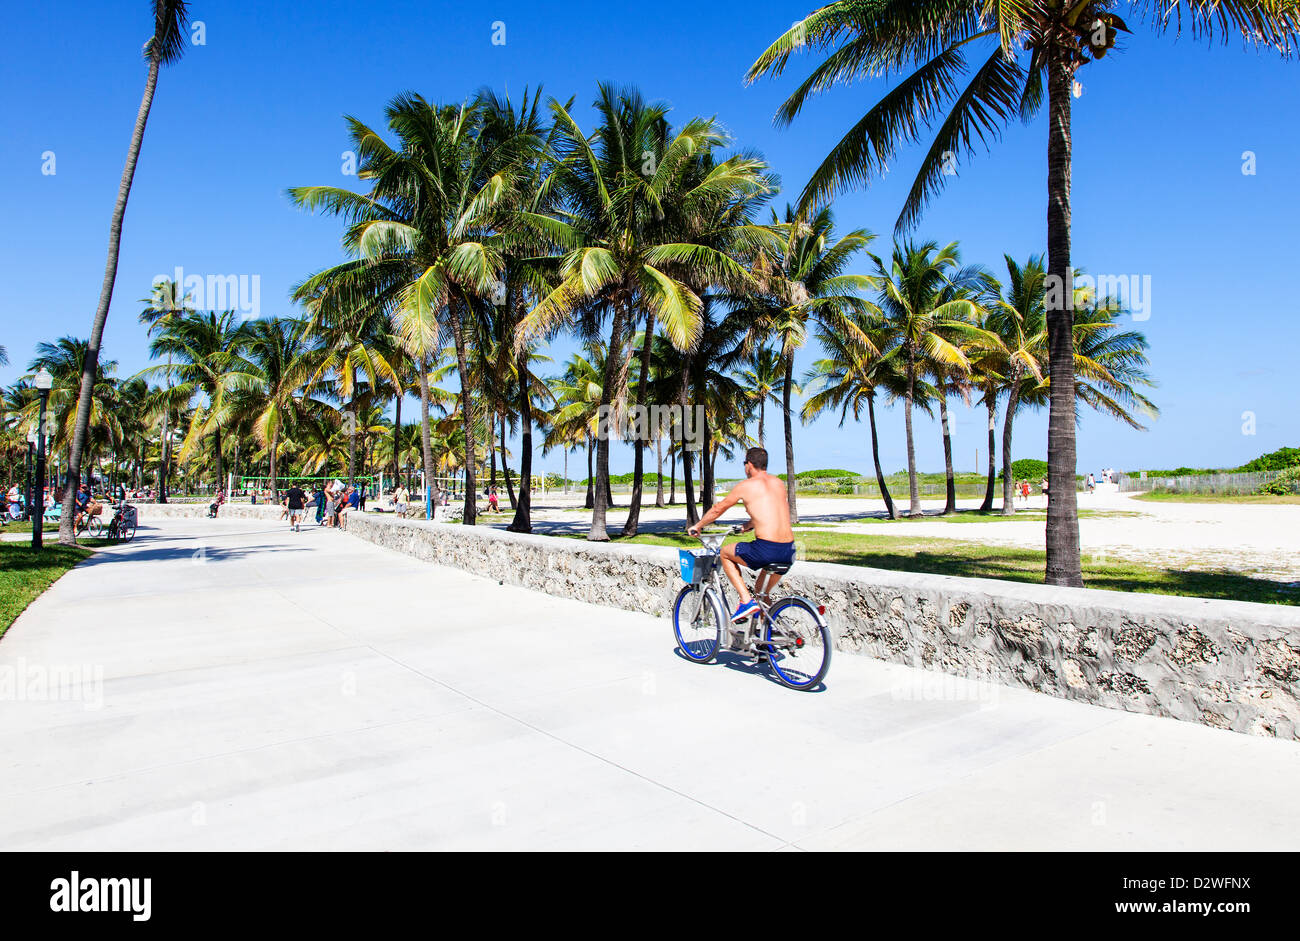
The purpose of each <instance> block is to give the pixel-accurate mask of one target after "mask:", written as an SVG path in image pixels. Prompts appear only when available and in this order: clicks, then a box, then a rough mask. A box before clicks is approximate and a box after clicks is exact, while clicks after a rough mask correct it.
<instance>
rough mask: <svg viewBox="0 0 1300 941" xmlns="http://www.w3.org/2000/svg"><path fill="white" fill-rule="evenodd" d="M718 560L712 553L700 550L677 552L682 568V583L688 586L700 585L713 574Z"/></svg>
mask: <svg viewBox="0 0 1300 941" xmlns="http://www.w3.org/2000/svg"><path fill="white" fill-rule="evenodd" d="M716 560H717V557H716V556H714V554H713V553H712V552H705V551H702V550H700V549H679V550H677V562H678V564H679V565H680V566H681V570H682V581H684V582H686V584H688V585H698V584H700V583H701V582H703V581H705V580H707V579H708V577H709V576H710V575H712V574H713V566H714V564H715V562H716Z"/></svg>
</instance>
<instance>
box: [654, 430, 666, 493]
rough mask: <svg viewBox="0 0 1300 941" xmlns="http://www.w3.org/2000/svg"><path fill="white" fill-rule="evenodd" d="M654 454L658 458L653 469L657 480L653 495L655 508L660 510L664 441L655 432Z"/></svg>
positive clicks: (656, 431) (662, 491) (662, 485)
mask: <svg viewBox="0 0 1300 941" xmlns="http://www.w3.org/2000/svg"><path fill="white" fill-rule="evenodd" d="M655 453H656V455H657V456H658V458H659V461H658V464H657V465H656V467H655V476H656V477H658V478H659V487H658V492H657V493H656V494H655V506H657V507H660V508H662V507H663V505H664V439H663V435H661V434H659V433H658V429H656V430H655Z"/></svg>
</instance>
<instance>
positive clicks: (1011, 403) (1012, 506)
mask: <svg viewBox="0 0 1300 941" xmlns="http://www.w3.org/2000/svg"><path fill="white" fill-rule="evenodd" d="M1019 407H1020V364H1019V363H1016V366H1015V369H1014V370H1012V373H1011V385H1010V388H1009V391H1008V392H1007V414H1006V417H1004V418H1003V419H1002V515H1003V516H1011V515H1012V514H1014V513H1015V512H1016V497H1015V486H1016V482H1015V479H1014V478H1013V477H1012V476H1011V423H1012V421H1013V420H1014V419H1015V417H1016V409H1017V408H1019ZM1049 489H1050V481H1049Z"/></svg>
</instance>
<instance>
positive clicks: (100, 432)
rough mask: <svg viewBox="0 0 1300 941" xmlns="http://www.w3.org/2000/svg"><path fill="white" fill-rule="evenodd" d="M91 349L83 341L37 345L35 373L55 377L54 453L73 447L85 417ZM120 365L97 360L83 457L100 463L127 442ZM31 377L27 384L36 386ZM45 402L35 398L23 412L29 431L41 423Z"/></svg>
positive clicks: (51, 403)
mask: <svg viewBox="0 0 1300 941" xmlns="http://www.w3.org/2000/svg"><path fill="white" fill-rule="evenodd" d="M89 346H90V344H89V343H88V342H87V341H86V340H82V339H79V338H77V337H60V338H59V339H58V340H56V341H55V342H53V343H45V342H42V343H38V344H36V355H35V356H34V357H33V358H32V360H31V362H29V363H28V364H27V368H28V370H29V373H36V372H38V371H40V370H42V369H44V370H46V371H48V372H49V373H50V375H51V376H53V385H52V386H51V388H50V395H49V411H48V413H47V416H46V422H47V428H49V429H52V431H51V433H50V437H49V441H48V443H47V445H46V447H48V448H49V450H50V453H52V454H59V453H66V452H67V451H68V450H69V449H70V448H71V446H72V442H73V437H74V435H75V433H76V421H77V415H78V412H79V405H78V399H79V395H80V390H81V378H82V372H81V370H82V364H83V363H84V362H85V361H86V356H87V351H88V349H89ZM116 371H117V361H116V360H111V359H110V360H103V361H99V360H97V361H96V371H95V384H94V385H93V386H92V387H91V394H90V397H89V398H88V400H87V401H88V402H89V409H88V412H87V434H86V436H85V443H84V445H83V452H82V453H83V454H84V455H85V457H86V459H87V462H88V463H90V464H92V465H93V464H95V463H96V462H97V461H98V460H99V459H100V458H102V457H104V455H105V453H106V452H107V451H108V450H109V449H110V448H111V447H113V446H114V445H115V444H116V443H117V442H119V441H120V440H121V437H122V427H121V423H120V422H119V421H118V410H117V408H116V407H115V402H116V396H117V380H115V379H114V378H113V373H115V372H116ZM31 378H32V376H31V375H28V376H25V377H24V379H26V380H28V381H30V380H31ZM39 408H40V406H39V398H38V397H37V396H36V395H32V396H31V397H30V398H29V399H28V401H27V402H26V405H25V407H24V410H23V417H22V421H23V424H24V426H26V427H29V428H34V427H36V423H37V422H38V421H39V418H38V415H39Z"/></svg>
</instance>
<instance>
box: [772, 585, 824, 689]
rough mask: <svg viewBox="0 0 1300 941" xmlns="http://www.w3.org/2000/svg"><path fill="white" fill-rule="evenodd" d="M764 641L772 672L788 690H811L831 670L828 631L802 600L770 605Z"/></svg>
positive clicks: (808, 605)
mask: <svg viewBox="0 0 1300 941" xmlns="http://www.w3.org/2000/svg"><path fill="white" fill-rule="evenodd" d="M763 639H764V641H765V646H766V648H767V654H768V662H769V663H770V664H771V665H772V672H773V673H775V674H776V678H777V679H778V680H780V681H781V682H782V683H784V684H785V685H786V686H789V687H790V688H791V689H799V690H808V689H812V688H813V687H814V686H816V685H817V684H818V683H820V682H821V681H822V680H823V679H824V678H825V676H826V671H827V670H829V669H830V668H831V649H832V648H833V647H834V644H833V642H832V641H831V631H830V628H829V627H827V626H826V624H825V623H824V622H823V621H822V619H821V617H819V616H818V614H817V611H816V610H815V609H814V608H813V606H812V605H810V604H809V603H808V602H806V601H804V600H803V599H802V598H786V599H784V600H782V601H778V602H777V603H776V604H774V605H773V606H772V610H771V611H770V612H768V621H767V629H766V631H765V633H764V637H763Z"/></svg>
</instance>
